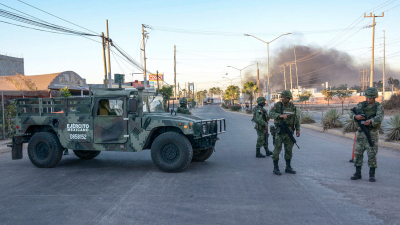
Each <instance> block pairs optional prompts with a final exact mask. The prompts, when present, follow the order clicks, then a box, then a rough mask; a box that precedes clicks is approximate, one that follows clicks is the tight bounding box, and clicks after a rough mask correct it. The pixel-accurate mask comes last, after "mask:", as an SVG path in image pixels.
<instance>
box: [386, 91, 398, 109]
mask: <svg viewBox="0 0 400 225" xmlns="http://www.w3.org/2000/svg"><path fill="white" fill-rule="evenodd" d="M382 106H383V108H384V109H387V110H391V109H400V95H399V94H394V95H392V97H391V98H390V99H389V100H385V101H383V102H382Z"/></svg>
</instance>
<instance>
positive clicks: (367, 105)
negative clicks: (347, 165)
mask: <svg viewBox="0 0 400 225" xmlns="http://www.w3.org/2000/svg"><path fill="white" fill-rule="evenodd" d="M365 96H366V101H364V102H360V103H358V104H357V106H356V107H354V108H353V109H352V110H351V112H350V118H351V119H353V120H354V121H356V122H357V124H358V129H357V136H356V146H355V158H354V166H355V167H356V173H355V174H354V175H353V176H352V177H351V179H352V180H358V179H361V178H362V176H361V167H362V164H363V157H364V156H363V154H364V151H367V155H368V166H369V168H370V169H369V181H371V182H375V169H376V168H377V167H378V165H377V162H376V155H377V154H378V140H379V128H380V126H381V123H382V120H383V117H384V112H383V107H382V105H381V104H380V103H379V102H376V101H375V98H377V97H378V90H377V89H376V88H374V87H370V88H368V89H367V90H366V91H365Z"/></svg>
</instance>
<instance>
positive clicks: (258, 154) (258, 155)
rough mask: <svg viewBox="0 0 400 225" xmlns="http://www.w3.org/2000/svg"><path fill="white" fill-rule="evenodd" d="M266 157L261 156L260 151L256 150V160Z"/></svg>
mask: <svg viewBox="0 0 400 225" xmlns="http://www.w3.org/2000/svg"><path fill="white" fill-rule="evenodd" d="M265 157H266V156H265V155H263V154H261V152H260V149H259V148H257V149H256V158H265Z"/></svg>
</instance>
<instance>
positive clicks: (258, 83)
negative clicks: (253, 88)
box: [257, 63, 260, 97]
mask: <svg viewBox="0 0 400 225" xmlns="http://www.w3.org/2000/svg"><path fill="white" fill-rule="evenodd" d="M257 88H258V94H257V97H260V70H258V63H257Z"/></svg>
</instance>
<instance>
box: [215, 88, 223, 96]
mask: <svg viewBox="0 0 400 225" xmlns="http://www.w3.org/2000/svg"><path fill="white" fill-rule="evenodd" d="M221 93H222V90H221V88H219V87H217V88H215V94H217V95H220V94H221Z"/></svg>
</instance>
